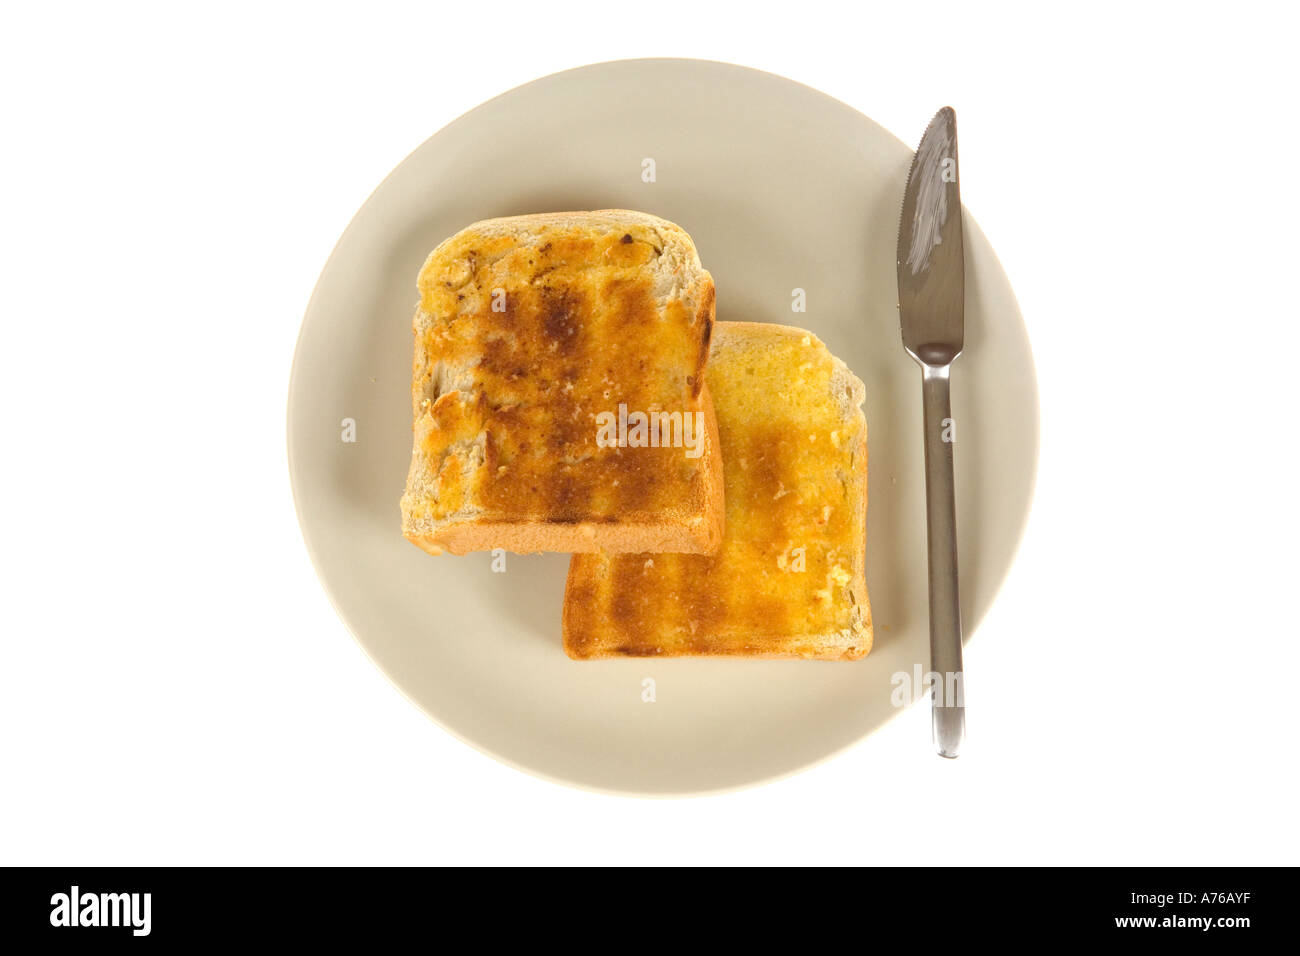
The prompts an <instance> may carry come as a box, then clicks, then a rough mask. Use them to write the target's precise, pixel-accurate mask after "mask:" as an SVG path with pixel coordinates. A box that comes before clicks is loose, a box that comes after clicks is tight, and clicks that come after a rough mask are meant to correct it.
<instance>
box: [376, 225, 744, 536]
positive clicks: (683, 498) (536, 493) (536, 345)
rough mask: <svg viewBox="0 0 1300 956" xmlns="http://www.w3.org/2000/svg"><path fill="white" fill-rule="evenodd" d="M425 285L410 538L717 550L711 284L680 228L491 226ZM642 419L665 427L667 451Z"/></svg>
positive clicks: (464, 239)
mask: <svg viewBox="0 0 1300 956" xmlns="http://www.w3.org/2000/svg"><path fill="white" fill-rule="evenodd" d="M418 284H419V291H420V304H419V306H418V308H417V310H416V313H415V319H414V328H415V363H414V370H413V375H412V385H411V398H412V405H413V412H414V447H413V450H412V454H411V467H410V472H409V474H408V477H407V481H406V492H405V494H403V496H402V533H403V534H404V535H405V536H406V537H407V538H408V539H409V540H410V541H412V542H413V543H415V544H416V545H418V546H419V547H421V548H423V549H424V550H426V551H428V552H430V553H431V554H440V553H442V552H444V551H449V552H451V553H453V554H462V553H464V552H466V551H481V550H490V549H494V548H504V549H506V550H510V551H517V552H533V551H571V552H586V551H599V550H604V551H610V552H626V551H635V552H641V551H680V552H686V553H692V554H698V553H708V552H711V551H714V550H716V549H717V546H718V543H719V541H720V540H721V536H722V520H723V483H722V456H721V454H720V453H719V451H718V435H717V424H716V421H715V419H714V416H713V403H712V401H711V400H710V397H709V390H708V386H707V384H706V382H705V378H704V367H705V363H706V361H707V359H708V354H709V339H710V335H711V333H712V329H713V315H714V290H713V278H712V277H711V276H710V275H709V273H708V272H706V271H705V270H704V269H703V268H702V267H701V266H700V260H699V257H698V256H697V255H696V252H695V246H694V244H693V243H692V242H691V238H690V236H688V235H687V234H686V233H685V232H684V231H683V230H682V229H681V228H679V227H678V226H675V225H673V224H672V223H670V222H667V221H665V220H663V219H658V218H656V217H654V216H649V215H646V214H645V213H639V212H629V211H627V210H622V209H606V210H600V211H597V212H570V213H550V214H543V215H534V216H516V217H512V218H506V219H489V220H486V221H484V222H479V223H475V224H474V225H472V226H469V227H468V228H466V229H464V230H462V231H461V232H459V233H457V234H456V235H454V236H452V237H451V238H450V239H448V240H446V241H445V242H443V243H442V244H441V245H439V246H438V247H437V248H436V249H435V250H434V251H433V252H432V253H431V254H430V256H429V258H428V260H427V261H426V262H425V264H424V267H423V268H422V269H421V270H420V276H419V283H418ZM638 413H639V414H641V415H644V416H649V417H652V418H653V420H654V421H655V422H656V423H658V422H659V421H660V420H661V418H662V420H663V422H664V423H665V430H664V434H663V439H662V441H660V440H659V439H660V434H659V429H657V428H656V429H655V430H654V434H653V435H649V436H648V435H647V433H646V431H645V429H644V428H642V429H638V428H637V427H636V426H637V419H636V415H637V414H638ZM673 415H675V416H676V418H670V416H673ZM624 418H628V419H631V420H632V426H633V427H632V428H630V429H627V428H624V427H622V426H623V420H624ZM611 419H613V420H615V426H614V428H613V430H612V431H611V430H610V429H608V428H606V427H605V426H607V425H608V424H609V422H610V421H611ZM674 425H675V428H674V427H673V426H674ZM649 438H653V439H654V441H653V443H651V442H650V441H649V440H648V439H649Z"/></svg>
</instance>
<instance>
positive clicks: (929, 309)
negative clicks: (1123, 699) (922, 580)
mask: <svg viewBox="0 0 1300 956" xmlns="http://www.w3.org/2000/svg"><path fill="white" fill-rule="evenodd" d="M962 255H963V250H962V232H961V189H960V186H959V181H958V174H957V114H956V113H954V112H953V110H952V108H951V107H944V108H943V109H941V110H940V111H939V112H938V113H936V114H935V117H934V119H932V120H931V121H930V125H929V127H928V128H927V129H926V131H925V136H924V137H922V139H921V145H920V146H918V147H917V150H916V156H915V158H914V159H913V160H912V168H911V171H910V172H909V173H908V174H907V189H906V191H905V192H904V194H903V214H902V218H901V219H900V221H899V225H898V316H899V324H900V325H901V326H902V331H903V347H904V348H906V349H907V352H908V354H909V355H911V356H912V358H914V359H916V361H917V363H918V364H919V365H920V366H921V397H922V402H923V405H924V416H923V417H924V427H925V514H926V527H927V529H928V545H929V580H930V672H931V674H932V675H933V676H932V677H931V678H930V679H931V680H932V681H933V682H934V683H933V684H932V689H931V699H932V702H933V725H934V742H935V746H936V747H937V748H938V750H939V753H940V755H942V756H944V757H955V756H957V754H958V753H959V752H960V751H961V745H962V740H963V738H964V736H965V733H966V707H965V700H964V694H963V675H962V665H961V608H960V606H959V604H958V599H957V509H956V505H955V503H954V500H953V476H952V451H953V448H952V446H953V442H954V440H955V438H956V434H955V431H954V423H953V418H952V407H951V402H950V398H949V390H948V384H949V378H950V373H951V371H952V362H953V360H954V359H955V358H956V357H957V356H958V355H960V354H961V350H962V335H963V328H964V325H965V314H964V308H965V264H964V261H963V258H962Z"/></svg>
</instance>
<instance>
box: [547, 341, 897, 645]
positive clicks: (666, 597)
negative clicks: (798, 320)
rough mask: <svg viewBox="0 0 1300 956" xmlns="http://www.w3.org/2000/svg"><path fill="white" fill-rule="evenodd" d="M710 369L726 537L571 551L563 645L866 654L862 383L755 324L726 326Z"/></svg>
mask: <svg viewBox="0 0 1300 956" xmlns="http://www.w3.org/2000/svg"><path fill="white" fill-rule="evenodd" d="M706 378H707V380H708V384H709V388H710V390H711V392H712V395H713V402H714V408H715V410H716V412H717V417H718V430H719V434H720V436H721V441H722V457H723V467H724V475H725V482H726V511H727V518H726V528H725V532H724V534H723V538H722V546H721V548H720V549H719V551H718V552H717V553H716V554H714V555H681V554H618V555H606V554H593V555H588V554H579V555H574V557H573V560H572V562H571V563H570V565H569V579H568V584H567V587H566V590H565V600H564V649H565V651H566V652H567V653H568V654H569V656H570V657H573V658H578V659H587V658H598V657H616V656H633V657H646V656H678V655H714V654H734V655H747V656H753V657H804V658H821V659H828V660H856V659H858V658H860V657H863V656H864V655H866V654H867V652H868V651H870V650H871V640H872V627H871V606H870V604H869V602H868V599H867V586H866V579H865V563H866V556H865V548H866V507H867V423H866V419H865V417H864V416H863V413H862V409H861V407H860V406H861V404H862V402H863V400H864V397H865V389H864V388H863V385H862V383H861V382H860V381H859V380H858V378H857V377H856V376H855V375H854V374H853V373H852V372H850V371H849V370H848V368H847V367H846V366H845V365H844V363H843V362H841V361H840V360H839V359H837V358H835V357H834V356H832V355H831V354H830V352H829V351H828V350H827V349H826V347H825V346H824V345H823V344H822V343H821V342H820V341H819V340H818V339H817V338H816V337H815V336H813V335H812V334H811V333H809V332H805V331H804V330H802V329H795V328H790V327H788V326H781V325H766V324H757V323H750V322H719V323H718V324H717V326H716V327H715V329H714V336H713V348H712V354H711V356H710V358H709V365H708V370H707V372H706Z"/></svg>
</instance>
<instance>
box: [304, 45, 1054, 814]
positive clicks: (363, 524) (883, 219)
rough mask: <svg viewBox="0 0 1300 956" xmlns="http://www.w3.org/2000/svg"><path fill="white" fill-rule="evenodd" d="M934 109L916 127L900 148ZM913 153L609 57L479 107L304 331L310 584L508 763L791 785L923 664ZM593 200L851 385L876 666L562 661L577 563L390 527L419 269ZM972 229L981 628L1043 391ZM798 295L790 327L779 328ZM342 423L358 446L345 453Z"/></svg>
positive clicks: (853, 127)
mask: <svg viewBox="0 0 1300 956" xmlns="http://www.w3.org/2000/svg"><path fill="white" fill-rule="evenodd" d="M928 119H929V117H924V116H918V117H917V124H916V129H917V133H918V135H919V133H920V131H921V129H922V128H923V127H924V125H925V121H926V120H928ZM647 159H652V160H653V161H654V172H655V176H654V179H653V181H652V182H646V181H644V180H643V175H642V172H643V169H644V168H647V167H646V164H645V163H644V161H645V160H647ZM910 161H911V151H910V150H909V149H908V147H907V146H905V145H903V144H902V143H901V142H899V141H898V140H897V139H895V138H894V137H893V136H892V135H890V134H889V133H888V132H886V131H885V130H884V129H882V128H881V127H879V126H877V125H876V124H875V123H873V122H871V121H870V120H868V119H867V118H866V117H864V116H862V115H861V114H859V113H857V112H855V111H854V110H852V109H850V108H849V107H847V106H845V105H844V104H843V103H840V102H838V101H837V100H834V99H831V98H830V97H828V96H825V95H823V94H821V93H818V92H816V91H815V90H812V89H809V88H808V87H805V86H800V85H799V84H797V83H793V82H791V81H789V80H785V79H782V78H780V77H777V76H772V75H770V74H766V73H760V72H757V71H755V70H748V69H744V68H742V67H736V66H730V65H726V64H722V63H712V62H708V61H695V60H626V61H619V62H614V63H603V64H599V65H596V66H589V67H584V68H582V69H577V70H571V71H569V72H566V73H560V74H557V75H555V76H549V77H546V78H545V79H541V80H538V81H536V82H534V83H530V84H528V85H527V86H522V87H520V88H519V89H516V90H513V91H511V92H509V93H506V94H505V95H503V96H500V97H498V98H496V99H494V100H491V101H490V102H488V103H485V104H484V105H482V106H480V107H478V108H477V109H475V110H474V111H472V112H470V113H468V114H466V115H465V116H463V117H461V118H460V119H458V120H456V121H455V122H454V123H452V124H451V125H450V126H448V127H447V128H445V129H444V130H442V131H441V132H439V133H438V134H437V135H435V136H434V137H433V138H432V139H430V140H429V141H428V142H426V143H425V144H424V145H423V146H421V147H420V148H419V149H417V150H416V151H415V152H414V153H412V154H411V155H410V156H409V157H408V158H407V159H406V161H405V162H403V163H402V164H401V165H400V166H399V167H398V168H397V169H396V170H395V171H394V172H393V173H392V175H391V176H389V177H388V179H386V180H385V181H384V183H383V184H382V185H381V186H380V187H379V188H378V189H377V190H376V191H375V193H374V195H373V196H371V197H370V199H369V200H368V201H367V202H366V204H365V205H364V206H363V207H362V208H361V211H360V212H358V213H357V215H356V218H355V219H353V221H352V223H351V225H350V226H349V227H348V229H347V231H346V232H345V233H344V234H343V237H342V238H341V239H340V240H339V243H338V246H337V247H336V248H335V250H334V253H333V255H332V256H331V257H330V260H329V262H328V263H327V264H326V266H325V270H324V272H323V273H322V274H321V277H320V281H319V283H318V284H317V286H316V291H315V293H314V294H313V296H312V300H311V304H310V305H309V306H308V309H307V315H306V317H305V319H304V320H303V327H302V333H301V337H300V339H299V342H298V349H297V353H296V355H295V357H294V367H293V378H292V381H291V383H290V390H289V428H288V438H289V469H290V474H291V477H292V481H293V490H294V496H295V499H296V502H297V507H298V517H299V520H300V522H301V524H302V529H303V536H304V538H305V539H306V542H307V548H308V550H309V552H310V553H311V556H312V560H313V561H314V562H315V565H316V570H317V572H318V573H319V575H320V579H321V581H322V582H323V583H324V585H325V588H326V590H327V591H328V592H329V594H330V597H331V599H332V600H333V602H334V604H335V606H336V607H337V608H338V611H339V614H340V615H342V617H343V619H344V620H345V621H346V622H347V624H348V626H349V627H350V628H351V629H352V632H353V634H355V635H356V638H357V640H358V641H360V643H361V645H362V647H364V648H365V650H366V652H367V653H368V654H369V655H370V657H371V658H372V659H373V660H374V661H375V663H376V664H377V665H378V666H379V667H380V668H381V669H382V670H383V671H384V673H385V674H387V675H388V676H389V677H390V678H391V679H392V681H393V683H395V684H396V685H397V686H398V687H399V688H400V689H401V691H402V692H403V693H404V694H406V696H407V697H409V698H410V699H411V700H412V701H414V702H415V703H416V704H417V705H418V706H419V707H421V708H422V709H423V710H424V711H425V712H426V713H427V714H428V715H429V716H430V717H432V718H433V719H434V720H435V721H437V722H438V723H439V724H441V725H442V726H443V727H445V728H446V729H447V730H448V731H450V732H451V733H453V734H455V735H456V736H457V737H459V738H461V739H462V740H464V741H466V742H467V743H470V744H472V745H474V746H475V747H478V748H480V749H481V750H483V751H485V752H487V753H489V754H491V755H493V756H494V757H497V758H498V759H500V760H503V761H505V762H507V763H509V764H511V765H513V766H515V767H518V768H520V769H523V770H527V771H529V772H531V773H535V774H539V775H541V776H544V777H547V778H550V779H553V780H557V781H562V782H564V783H569V784H574V785H579V786H584V787H590V788H595V789H600V790H608V791H618V792H633V793H654V794H667V793H697V792H702V791H712V790H719V789H726V788H733V787H738V786H743V785H747V784H753V783H757V782H759V781H762V780H766V779H769V778H772V777H775V776H779V775H783V774H787V773H790V772H792V771H795V770H797V769H800V768H803V767H806V766H808V765H810V764H812V763H814V762H816V761H819V760H821V759H823V758H825V757H827V756H829V755H831V754H833V753H835V752H836V751H837V750H839V749H841V748H843V747H845V746H847V745H848V744H851V743H853V742H854V741H856V740H858V739H860V738H861V737H863V736H864V735H866V734H868V733H870V732H871V731H872V730H874V729H875V728H877V727H879V726H881V725H882V724H883V723H885V721H887V720H889V718H890V717H891V716H893V715H894V714H896V713H897V712H898V710H897V708H896V707H895V706H894V705H893V704H892V703H891V700H890V698H891V691H892V690H893V686H892V685H891V678H892V677H893V675H894V674H896V673H898V672H900V671H901V672H906V673H907V674H909V675H911V674H913V669H914V667H916V666H920V668H921V670H922V671H924V670H926V669H928V664H927V661H928V646H929V644H928V631H927V623H926V621H927V618H926V613H927V612H926V606H927V605H926V555H925V510H924V496H925V487H924V479H923V473H922V448H921V441H920V439H921V407H920V395H921V382H920V373H919V370H918V369H917V367H916V366H915V365H914V364H913V362H912V360H911V359H910V358H908V356H907V355H906V353H905V352H904V351H903V346H902V342H901V341H900V337H899V329H898V312H897V308H896V302H897V297H896V287H895V278H894V241H895V238H896V230H897V225H898V210H899V207H900V205H901V203H902V197H903V186H904V183H905V181H906V178H907V170H908V165H909V163H910ZM611 207H621V208H627V209H640V210H644V211H646V212H650V213H653V214H655V215H657V216H662V217H664V218H666V219H670V220H672V221H673V222H676V223H678V224H680V225H681V226H682V227H683V228H685V229H686V231H687V232H689V233H690V234H691V236H692V237H693V238H694V240H695V244H696V246H697V248H698V249H699V253H700V258H701V260H702V261H703V263H704V265H705V267H706V268H707V269H709V270H710V271H711V272H712V273H713V278H714V281H715V282H716V284H717V293H718V313H717V314H718V319H719V320H723V321H725V320H744V321H750V322H753V321H761V322H779V323H784V324H787V325H798V326H802V327H805V328H808V329H811V330H812V331H813V332H815V333H816V334H817V335H819V336H820V337H821V338H822V340H823V341H825V343H826V345H827V346H828V347H829V348H830V349H831V351H832V352H834V353H835V354H836V355H838V356H839V357H840V358H842V359H843V360H844V361H845V362H847V363H848V365H849V367H850V368H852V369H853V370H854V371H855V372H856V373H857V374H858V376H859V377H860V378H861V379H862V380H863V381H864V382H865V383H866V386H867V401H866V413H867V422H868V430H869V439H868V441H869V455H870V466H869V481H870V507H869V508H868V512H867V518H868V521H867V585H868V589H869V591H870V595H871V605H872V611H873V616H874V619H875V647H874V649H873V650H872V652H871V654H870V655H869V656H868V657H867V658H865V659H864V660H862V661H859V662H856V663H838V662H836V663H830V662H819V661H759V660H735V659H716V660H714V659H681V660H646V659H637V660H610V661H589V662H575V661H571V660H569V659H568V658H567V657H566V656H565V655H564V651H563V650H562V649H561V644H560V609H561V604H562V597H563V594H564V578H565V572H566V569H567V566H568V560H569V559H568V556H567V555H562V554H544V555H531V556H516V555H510V556H508V558H507V563H506V569H505V571H504V573H502V572H499V571H494V570H493V567H492V564H493V561H492V556H491V554H489V553H479V554H471V555H466V556H464V557H452V556H446V555H444V556H440V557H431V556H429V555H427V554H425V553H423V552H422V551H420V550H418V549H417V548H415V547H414V546H413V545H411V544H409V543H407V542H406V541H405V540H404V539H403V538H402V535H401V531H400V524H401V522H400V511H399V508H398V498H399V496H400V495H401V493H402V487H403V484H404V482H405V479H406V469H407V465H408V463H409V457H410V452H411V406H410V375H411V350H412V338H411V316H412V313H413V312H414V308H415V303H416V298H417V296H416V291H415V277H416V273H417V272H418V271H419V268H420V266H421V265H422V264H423V262H424V259H425V257H426V256H427V255H428V253H429V251H430V250H431V249H432V248H433V247H434V246H436V245H437V244H438V243H439V242H440V241H441V240H442V239H444V238H446V237H447V236H450V235H451V234H452V233H454V232H456V231H457V230H459V229H461V228H462V227H464V226H466V225H468V224H469V223H471V222H474V221H475V220H478V219H487V218H489V217H493V216H510V215H518V214H521V213H530V212H551V211H564V210H579V209H603V208H611ZM965 225H966V229H965V232H966V352H965V354H964V355H963V356H962V357H961V358H960V359H959V360H958V361H957V364H956V366H955V371H954V375H953V379H954V385H953V390H954V391H953V407H954V410H955V415H956V417H957V421H958V431H957V445H956V448H955V455H956V468H957V475H956V480H957V514H958V520H959V538H960V543H961V544H960V555H959V560H960V567H961V572H962V579H961V590H962V614H963V616H964V618H965V622H966V634H967V636H968V638H969V635H970V634H971V633H972V632H973V631H974V630H975V628H976V627H977V625H978V624H979V622H980V619H981V618H982V617H983V616H984V613H985V612H986V611H987V610H988V607H989V605H990V603H991V602H992V601H993V597H994V595H995V594H996V593H997V590H998V587H999V586H1000V584H1001V582H1002V580H1003V577H1004V576H1005V575H1006V573H1007V570H1008V568H1009V567H1010V565H1011V562H1012V559H1013V557H1014V555H1015V552H1016V548H1017V545H1018V543H1019V541H1020V536H1021V533H1022V531H1023V528H1024V524H1025V520H1026V518H1027V515H1028V511H1029V505H1030V498H1031V496H1032V491H1033V484H1034V471H1035V467H1036V460H1037V446H1038V399H1037V389H1036V386H1035V381H1034V368H1033V360H1032V357H1031V355H1030V349H1029V342H1028V339H1027V338H1026V335H1025V329H1024V324H1023V322H1022V321H1021V318H1020V313H1019V310H1018V309H1017V306H1016V301H1015V298H1014V296H1013V294H1012V292H1011V288H1010V286H1009V285H1008V283H1007V279H1006V276H1005V275H1004V274H1003V272H1002V269H1001V267H1000V266H999V265H998V261H997V259H996V257H995V256H994V254H993V250H992V249H991V248H990V247H989V244H988V242H987V241H986V240H985V238H984V236H983V234H982V233H981V232H980V231H979V229H978V228H976V226H975V224H974V223H973V222H971V220H970V217H969V216H967V217H966V224H965ZM795 289H803V290H804V293H805V295H806V303H807V309H806V311H804V312H798V313H796V312H793V311H792V302H793V301H794V296H793V293H794V290H795ZM344 419H351V420H352V421H354V422H355V436H354V437H355V441H345V440H344V437H345V436H344V431H345V426H344ZM646 678H651V679H653V680H654V682H655V684H654V694H653V697H654V700H653V702H648V701H646V700H645V699H644V698H645V697H647V696H650V695H648V694H646V693H644V690H643V688H644V687H645V686H647V685H646V684H645V683H644V682H645V679H646ZM917 746H924V744H923V742H921V741H918V742H917Z"/></svg>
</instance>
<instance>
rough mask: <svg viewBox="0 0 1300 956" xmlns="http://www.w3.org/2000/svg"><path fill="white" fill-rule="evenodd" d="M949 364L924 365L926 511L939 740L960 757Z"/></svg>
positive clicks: (962, 718)
mask: <svg viewBox="0 0 1300 956" xmlns="http://www.w3.org/2000/svg"><path fill="white" fill-rule="evenodd" d="M951 370H952V366H951V364H949V365H922V366H921V372H922V375H921V398H922V404H923V405H924V408H925V412H924V415H925V517H926V528H927V531H928V539H929V542H928V543H929V549H928V550H929V566H930V670H931V672H932V673H933V674H935V675H937V677H935V678H933V679H934V680H935V681H936V683H935V685H934V687H933V689H932V691H931V700H932V701H933V704H932V710H933V723H934V743H935V746H936V747H937V748H938V750H939V754H940V755H941V756H944V757H955V756H957V754H958V753H959V752H960V751H961V745H962V740H963V739H964V737H965V734H966V705H965V698H964V688H963V681H964V677H963V675H962V667H961V607H960V605H959V604H958V599H957V506H956V502H955V498H954V489H953V476H952V446H953V439H954V438H955V437H956V436H955V433H954V431H953V422H952V404H951V397H950V394H949V387H948V386H949V381H950V372H951Z"/></svg>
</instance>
